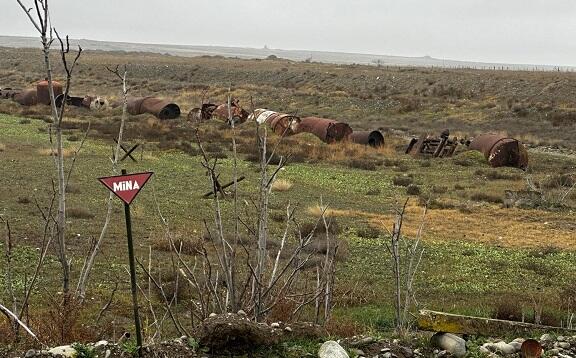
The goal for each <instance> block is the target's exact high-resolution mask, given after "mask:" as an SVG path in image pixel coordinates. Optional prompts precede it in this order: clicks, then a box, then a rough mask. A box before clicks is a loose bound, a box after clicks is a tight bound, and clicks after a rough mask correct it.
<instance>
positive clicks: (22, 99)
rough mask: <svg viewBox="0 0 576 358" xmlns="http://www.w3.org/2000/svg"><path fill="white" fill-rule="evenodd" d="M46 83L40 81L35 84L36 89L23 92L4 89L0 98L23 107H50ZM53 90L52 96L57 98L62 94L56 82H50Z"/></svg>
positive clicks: (59, 85)
mask: <svg viewBox="0 0 576 358" xmlns="http://www.w3.org/2000/svg"><path fill="white" fill-rule="evenodd" d="M48 87H49V86H48V81H46V80H44V81H40V82H38V83H37V84H36V88H28V89H24V90H13V89H8V88H7V89H4V90H0V98H11V99H13V100H14V101H15V102H18V103H20V104H21V105H23V106H34V105H36V104H45V105H50V92H49V90H48ZM52 87H53V88H54V96H55V97H57V96H59V95H61V94H62V92H63V88H62V85H61V84H60V83H59V82H57V81H52Z"/></svg>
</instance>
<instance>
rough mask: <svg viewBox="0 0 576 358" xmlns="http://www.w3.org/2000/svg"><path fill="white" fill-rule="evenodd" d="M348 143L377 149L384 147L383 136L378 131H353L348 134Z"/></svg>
mask: <svg viewBox="0 0 576 358" xmlns="http://www.w3.org/2000/svg"><path fill="white" fill-rule="evenodd" d="M350 141H352V142H354V143H358V144H364V145H369V146H371V147H374V148H378V147H381V146H383V145H384V136H383V135H382V133H380V131H358V132H356V131H355V132H353V133H352V134H350Z"/></svg>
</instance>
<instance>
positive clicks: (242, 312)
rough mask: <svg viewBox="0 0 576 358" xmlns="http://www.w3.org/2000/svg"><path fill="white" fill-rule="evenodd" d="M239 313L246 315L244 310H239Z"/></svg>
mask: <svg viewBox="0 0 576 358" xmlns="http://www.w3.org/2000/svg"><path fill="white" fill-rule="evenodd" d="M238 314H239V315H241V316H246V312H244V311H243V310H240V311H238Z"/></svg>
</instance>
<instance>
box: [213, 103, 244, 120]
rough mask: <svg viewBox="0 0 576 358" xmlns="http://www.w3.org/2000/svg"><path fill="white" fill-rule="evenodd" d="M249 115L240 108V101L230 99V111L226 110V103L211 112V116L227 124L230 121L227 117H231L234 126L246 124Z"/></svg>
mask: <svg viewBox="0 0 576 358" xmlns="http://www.w3.org/2000/svg"><path fill="white" fill-rule="evenodd" d="M249 115H250V113H248V111H246V110H245V109H244V108H242V107H241V106H240V101H239V100H237V99H232V101H231V102H230V110H229V109H228V103H223V104H221V105H219V106H218V107H216V109H214V111H213V112H212V116H216V117H219V118H220V119H223V120H225V121H228V122H229V121H230V120H229V117H230V116H232V121H234V124H242V123H244V122H246V120H247V119H248V116H249ZM228 124H230V123H228Z"/></svg>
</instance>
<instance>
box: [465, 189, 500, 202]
mask: <svg viewBox="0 0 576 358" xmlns="http://www.w3.org/2000/svg"><path fill="white" fill-rule="evenodd" d="M470 199H471V200H474V201H484V202H487V203H494V204H501V203H502V197H501V196H500V195H495V194H490V193H484V192H477V193H473V194H472V195H470Z"/></svg>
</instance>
